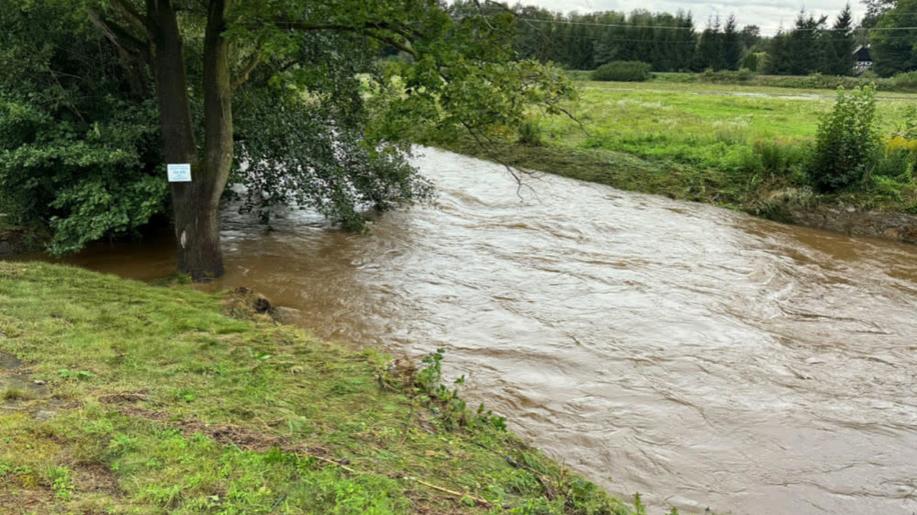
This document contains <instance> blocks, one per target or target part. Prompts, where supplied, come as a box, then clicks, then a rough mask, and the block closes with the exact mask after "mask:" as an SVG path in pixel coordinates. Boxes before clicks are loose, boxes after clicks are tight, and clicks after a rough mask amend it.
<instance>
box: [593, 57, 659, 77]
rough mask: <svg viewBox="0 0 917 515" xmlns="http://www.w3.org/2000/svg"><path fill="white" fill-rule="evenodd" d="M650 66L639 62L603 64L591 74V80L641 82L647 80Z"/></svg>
mask: <svg viewBox="0 0 917 515" xmlns="http://www.w3.org/2000/svg"><path fill="white" fill-rule="evenodd" d="M651 70H652V66H650V65H649V64H647V63H644V62H641V61H614V62H610V63H606V64H603V65H602V66H599V67H598V68H596V70H595V71H593V72H592V80H601V81H619V82H643V81H646V80H649V79H650V77H651V76H652V74H651V73H650V71H651Z"/></svg>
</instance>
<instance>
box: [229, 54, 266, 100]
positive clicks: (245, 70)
mask: <svg viewBox="0 0 917 515" xmlns="http://www.w3.org/2000/svg"><path fill="white" fill-rule="evenodd" d="M261 60H262V57H261V45H257V46H256V47H255V50H254V51H253V52H252V55H251V56H249V59H248V61H247V62H246V63H245V64H244V65H242V69H241V70H239V73H238V74H237V75H236V78H235V79H233V81H232V91H236V90H238V89H239V88H241V87H242V86H243V85H244V84H245V83H246V82H248V79H249V77H251V75H252V72H253V71H255V68H257V67H258V65H259V64H261Z"/></svg>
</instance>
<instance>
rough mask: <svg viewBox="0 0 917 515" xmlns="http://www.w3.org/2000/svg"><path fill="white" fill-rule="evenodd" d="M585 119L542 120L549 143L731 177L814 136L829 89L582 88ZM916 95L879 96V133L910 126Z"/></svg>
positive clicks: (579, 106) (576, 109)
mask: <svg viewBox="0 0 917 515" xmlns="http://www.w3.org/2000/svg"><path fill="white" fill-rule="evenodd" d="M579 85H580V99H579V101H577V102H575V103H574V104H573V109H572V113H573V114H574V116H575V118H576V119H577V120H578V121H576V120H573V119H570V118H565V117H551V118H543V119H541V120H539V122H538V123H539V126H540V128H541V129H542V132H543V134H544V136H545V143H547V144H548V145H556V146H559V147H563V148H578V149H604V150H612V151H619V152H627V153H629V154H633V155H636V156H640V157H643V158H647V159H655V160H658V159H664V160H669V161H671V162H674V163H678V164H685V165H691V166H696V167H703V168H716V169H722V170H727V171H732V170H738V169H741V168H743V167H746V166H747V165H748V164H749V163H748V162H749V159H754V157H753V154H754V151H753V149H754V147H755V146H756V145H758V146H760V145H773V144H777V145H782V146H784V147H787V146H792V145H793V144H796V143H804V142H811V141H813V140H814V138H815V133H816V130H817V127H818V121H819V117H820V116H821V115H822V114H823V113H825V112H827V111H829V110H830V109H831V107H832V105H833V103H834V99H835V97H836V94H835V93H834V92H833V91H830V90H823V89H822V90H814V89H787V88H769V87H755V86H743V87H730V86H727V85H716V84H698V83H695V84H689V83H666V82H646V83H612V82H581V83H579ZM914 105H917V95H914V94H906V93H879V94H878V104H877V106H878V115H879V125H880V132H882V133H883V134H884V133H891V132H892V131H894V130H895V129H896V128H897V127H898V126H899V125H901V124H902V123H903V122H904V116H905V112H906V109H907V108H908V107H909V106H914Z"/></svg>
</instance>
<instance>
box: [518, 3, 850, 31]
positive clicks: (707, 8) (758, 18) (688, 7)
mask: <svg viewBox="0 0 917 515" xmlns="http://www.w3.org/2000/svg"><path fill="white" fill-rule="evenodd" d="M511 3H512V2H511ZM520 3H522V4H527V5H537V6H539V7H544V8H547V9H551V10H552V11H561V12H565V13H567V12H570V11H578V12H581V13H583V12H590V11H624V12H630V11H633V10H634V9H646V10H649V11H653V12H660V11H664V12H676V11H678V10H679V9H681V10H684V11H691V13H693V14H694V24H695V26H697V27H698V28H702V27H703V26H704V25H706V23H707V19H708V18H709V17H711V16H716V15H717V14H719V15H720V16H721V17H722V18H726V17H727V16H729V15H730V14H735V16H736V20H737V21H738V23H739V26H742V25H758V26H760V27H761V32H762V33H763V34H773V33H775V32H777V28H778V27H780V25H781V24H782V25H783V26H784V27H786V28H789V27H791V26H792V25H793V21H794V20H795V19H796V15H797V14H798V13H799V10H800V9H802V8H803V7H804V8H805V9H806V11H809V12H812V13H813V14H827V15H829V16H830V17H831V20H832V21H833V19H834V17H835V16H836V15H837V14H838V13H839V12H840V11H841V9H843V8H844V5H846V4H847V2H846V0H751V1H743V0H719V1H717V2H702V1H700V0H648V1H647V0H522V1H521V2H520ZM851 7H852V8H853V13H854V18H855V19H856V20H857V21H859V19H860V18H861V17H862V15H863V12H864V9H863V7H862V6H861V5H860V3H859V2H858V1H857V2H851Z"/></svg>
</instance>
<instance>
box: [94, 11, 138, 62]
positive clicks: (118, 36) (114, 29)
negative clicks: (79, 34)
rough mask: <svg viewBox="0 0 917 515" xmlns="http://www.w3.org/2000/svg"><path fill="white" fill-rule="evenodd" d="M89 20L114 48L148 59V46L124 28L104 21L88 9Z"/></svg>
mask: <svg viewBox="0 0 917 515" xmlns="http://www.w3.org/2000/svg"><path fill="white" fill-rule="evenodd" d="M89 20H90V21H91V22H92V24H93V25H95V26H96V27H97V28H98V29H99V30H101V31H102V34H104V35H105V37H106V38H107V39H108V40H109V41H111V42H112V44H113V45H115V46H116V47H118V48H120V49H121V50H123V51H125V52H128V53H132V54H139V55H141V56H143V57H144V58H147V57H149V51H150V48H149V45H148V44H147V43H146V42H144V41H141V40H140V39H138V38H136V37H135V36H134V35H132V34H131V33H130V31H128V30H127V29H125V28H124V27H122V26H120V25H118V24H116V23H113V22H111V21H110V20H106V19H105V18H103V17H102V16H101V15H100V14H99V13H98V12H97V11H95V10H94V9H90V11H89Z"/></svg>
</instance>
